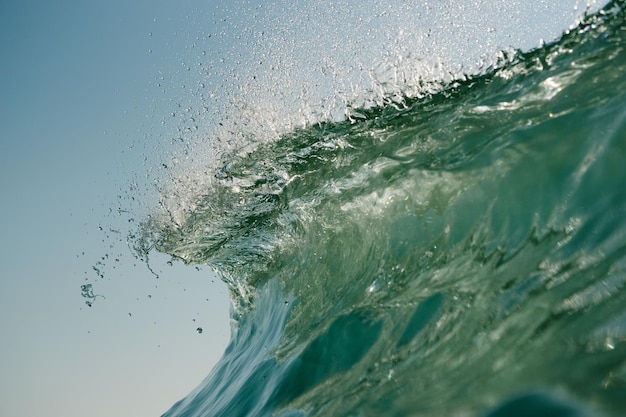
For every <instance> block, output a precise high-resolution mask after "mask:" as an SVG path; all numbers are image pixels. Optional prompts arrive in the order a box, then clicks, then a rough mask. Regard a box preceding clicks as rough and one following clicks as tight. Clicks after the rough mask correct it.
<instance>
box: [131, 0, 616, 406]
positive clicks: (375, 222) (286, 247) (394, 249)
mask: <svg viewBox="0 0 626 417" xmlns="http://www.w3.org/2000/svg"><path fill="white" fill-rule="evenodd" d="M625 16H626V11H624V4H623V2H612V3H610V4H609V5H607V6H606V7H605V8H604V9H602V10H600V11H599V12H597V13H596V14H594V15H591V16H588V17H587V18H585V19H584V20H583V21H582V22H581V23H580V25H579V26H577V27H575V28H573V29H571V30H569V31H568V32H567V33H565V34H564V35H563V36H562V38H560V39H559V40H558V41H556V42H554V43H551V44H548V45H545V46H543V47H541V48H539V49H535V50H533V51H531V52H528V53H521V52H515V53H511V54H509V55H508V56H503V58H502V59H501V60H500V61H499V63H498V65H495V66H493V67H490V68H485V69H484V70H483V71H481V72H478V73H476V74H475V75H472V76H464V77H462V79H457V80H451V81H446V82H445V83H443V82H442V83H440V84H439V85H438V88H437V89H436V90H437V91H433V92H432V93H426V92H424V93H423V94H420V95H419V97H418V96H413V97H408V96H405V97H403V98H402V99H401V100H391V101H390V102H389V103H387V104H385V103H383V104H382V105H379V106H373V107H368V108H363V109H359V110H358V111H357V113H358V118H352V119H346V120H345V121H329V122H319V123H314V124H311V125H308V126H306V127H303V128H297V129H292V130H291V131H290V132H287V133H285V134H282V135H281V136H280V138H279V139H278V140H276V141H271V142H269V143H261V144H259V145H258V146H256V147H255V148H254V149H253V150H251V151H249V152H245V153H242V154H239V155H233V154H231V155H230V156H228V157H226V158H225V159H224V160H222V161H221V162H220V164H219V166H218V168H216V169H215V170H213V171H212V172H211V180H210V181H209V182H207V184H206V187H204V188H203V189H202V190H201V192H198V193H197V194H196V195H195V197H194V204H193V209H192V210H188V211H187V212H186V213H185V216H184V217H182V218H175V216H170V215H169V214H168V213H167V212H166V213H161V214H159V215H154V216H153V217H152V218H150V219H149V220H147V221H146V222H145V223H144V225H143V230H142V233H140V234H138V236H139V238H138V240H137V241H136V246H137V248H138V250H139V251H140V252H141V251H144V252H146V253H147V252H148V251H149V250H150V249H151V248H153V247H154V248H156V249H157V250H159V251H161V252H164V253H168V254H170V255H172V256H173V257H175V258H177V259H180V260H182V261H184V262H186V263H202V264H209V265H211V266H212V267H213V268H214V269H215V270H216V271H217V273H218V274H220V276H221V277H222V278H223V279H224V281H226V282H227V283H228V285H229V287H230V290H231V295H232V299H233V318H234V319H235V321H234V324H233V334H232V339H231V342H230V345H229V347H228V349H227V351H226V352H225V355H224V357H223V358H222V360H221V361H220V362H219V363H218V365H217V366H216V367H215V369H214V370H213V371H212V373H211V374H210V375H209V377H208V378H207V379H206V380H205V381H204V382H203V383H202V384H201V385H200V386H199V387H198V388H197V389H196V390H195V391H194V392H192V393H190V394H189V396H188V397H187V398H185V399H183V400H181V401H180V402H179V403H178V404H176V405H175V406H174V407H172V409H171V410H170V411H169V412H168V413H166V416H168V417H174V416H271V415H279V416H285V417H286V416H304V415H306V416H381V415H388V416H466V415H489V416H500V415H509V416H510V415H526V414H520V413H524V412H526V413H535V414H533V415H544V414H545V415H563V416H565V415H567V416H571V415H587V414H589V415H596V414H598V413H601V414H605V415H607V416H611V415H616V416H617V415H620V414H621V413H623V412H624V410H626V397H624V395H623V393H624V392H625V390H626V291H625V290H624V286H625V285H626V193H624V190H625V188H624V187H625V184H626V169H624V166H625V165H624V164H625V163H626V77H625V76H624V74H626V72H625V70H626V51H625V46H626V20H625ZM429 88H430V87H429ZM353 114H354V113H353ZM516 412H517V413H518V414H515V413H516ZM540 413H544V414H540Z"/></svg>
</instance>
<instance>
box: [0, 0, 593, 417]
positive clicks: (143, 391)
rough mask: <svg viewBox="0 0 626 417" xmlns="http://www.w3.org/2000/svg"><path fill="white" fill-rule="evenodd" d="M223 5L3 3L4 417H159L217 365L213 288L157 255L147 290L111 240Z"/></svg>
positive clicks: (217, 285) (0, 220)
mask: <svg viewBox="0 0 626 417" xmlns="http://www.w3.org/2000/svg"><path fill="white" fill-rule="evenodd" d="M563 1H564V3H567V7H568V10H569V12H568V13H570V14H571V13H573V11H572V10H573V9H572V8H571V5H572V4H574V3H576V4H578V3H580V4H583V3H584V1H583V0H580V1H576V0H563ZM536 2H541V0H536ZM248 3H254V1H252V2H248ZM544 3H545V2H544ZM548 3H549V2H548ZM229 5H231V3H227V4H226V5H224V4H221V3H220V2H217V1H215V0H209V1H201V0H185V1H180V2H172V1H165V0H157V1H121V0H111V1H107V2H95V1H86V0H62V1H57V2H46V1H43V0H36V1H33V2H24V1H17V0H4V1H2V2H0V51H1V53H2V65H0V230H1V231H2V233H1V234H0V335H1V336H0V337H1V338H0V416H2V417H32V416H36V415H46V416H52V417H55V416H59V417H61V416H62V417H83V416H85V415H89V416H91V417H103V416H133V417H148V416H150V417H155V416H159V415H161V414H162V413H164V412H166V411H167V410H168V409H169V408H170V407H171V406H172V405H173V404H174V403H175V402H176V401H178V400H179V399H181V398H182V397H184V396H185V395H186V394H187V393H189V392H190V391H191V390H192V389H193V388H194V387H195V386H197V385H198V384H199V383H200V382H201V381H202V380H203V379H204V378H205V377H206V376H207V375H208V374H209V371H210V369H211V367H212V366H213V365H214V364H215V362H216V361H217V360H218V359H219V358H220V357H221V355H222V352H223V350H224V348H225V346H226V343H227V341H228V338H229V331H230V328H229V326H230V323H229V301H228V294H227V289H226V287H225V285H224V284H223V283H221V282H219V281H218V280H217V279H216V278H215V276H214V275H213V274H212V273H211V272H210V271H209V269H208V268H207V267H205V268H200V270H199V271H198V270H196V269H195V268H193V267H186V266H183V265H181V264H178V263H174V265H173V266H168V265H167V263H166V262H167V260H168V259H167V258H166V257H164V256H157V255H154V256H153V257H152V258H151V265H152V267H153V268H154V269H155V270H156V271H157V272H158V273H159V275H160V277H159V278H158V279H157V278H155V277H154V276H153V275H152V274H151V273H150V272H149V271H148V269H147V267H146V266H145V265H143V264H142V263H141V262H139V261H137V260H136V259H134V258H133V256H132V255H131V253H130V251H129V249H128V248H127V247H126V246H125V242H124V237H123V236H117V235H116V233H115V232H114V231H112V230H116V229H117V228H118V226H120V224H119V223H120V222H126V221H127V217H128V216H131V217H132V218H134V219H135V220H140V217H141V215H142V214H145V213H142V210H143V211H147V210H150V201H151V196H150V195H146V194H142V193H137V194H136V195H135V194H133V191H132V190H131V187H132V186H133V184H135V182H139V183H141V182H142V181H147V178H148V172H150V171H151V170H152V168H153V165H154V164H155V163H156V161H159V160H160V159H161V158H167V156H168V155H167V152H168V144H169V143H170V141H171V138H172V135H174V134H175V132H176V128H177V125H176V120H174V121H173V122H172V119H171V118H169V119H168V116H169V115H170V114H171V113H174V112H175V111H176V110H173V108H177V106H178V105H179V104H181V103H184V102H185V101H186V100H188V99H190V98H188V97H187V96H186V94H188V89H187V90H185V89H184V88H182V87H181V84H183V83H186V82H187V81H189V83H192V84H193V83H195V84H197V83H198V82H199V81H200V80H197V79H195V78H194V75H193V74H194V73H193V71H191V72H189V71H187V69H186V67H187V65H188V62H186V58H187V55H185V54H187V52H188V51H189V48H191V47H192V45H194V44H195V42H196V38H197V37H198V34H201V33H208V32H211V31H217V30H222V28H216V27H215V25H214V24H215V19H216V18H215V17H214V16H213V13H216V11H217V10H218V9H220V8H225V7H228V6H229ZM235 12H237V11H236V10H235ZM217 14H218V15H219V12H217ZM570 14H568V16H567V17H561V16H554V15H552V16H544V18H545V19H546V21H547V20H548V19H555V20H558V19H564V20H567V21H568V22H569V20H568V19H571V15H570ZM245 17H246V16H239V18H240V19H244V18H245ZM242 21H243V20H242ZM551 22H552V20H550V24H548V25H547V26H550V25H552V26H554V24H553V23H551ZM563 29H564V28H563ZM559 30H560V29H559ZM520 31H522V32H520V33H522V34H524V33H526V32H528V30H527V28H521V29H520ZM524 31H526V32H524ZM556 32H558V30H557V31H556ZM556 32H555V33H556ZM313 36H315V34H313ZM537 36H540V34H539V35H537ZM236 37H237V34H230V35H228V36H226V37H224V39H225V40H224V42H229V39H231V38H232V39H234V38H236ZM529 42H530V44H532V45H536V44H537V42H536V39H535V38H532V39H530V40H529ZM223 46H228V44H227V43H226V44H223ZM231 46H232V45H231ZM194 53H198V52H197V51H196V52H192V53H191V54H192V55H193V54H194ZM210 53H211V51H209V54H210ZM183 64H185V65H183ZM190 74H191V75H190ZM188 77H191V79H188ZM161 78H164V79H165V80H164V81H163V83H164V84H166V85H165V86H163V85H159V84H160V83H161V81H160V80H161ZM201 139H202V138H201V137H200V139H195V140H201ZM163 153H165V155H163ZM148 180H149V178H148ZM118 196H121V197H118ZM135 197H136V198H137V199H138V200H141V199H142V198H145V200H146V201H143V202H142V201H139V202H138V203H137V207H138V210H139V212H138V213H130V214H124V215H118V214H117V213H116V210H117V209H119V208H121V209H124V208H125V207H124V205H125V204H127V203H128V204H129V205H132V204H134V202H133V201H131V200H132V198H135ZM138 217H139V218H138ZM123 227H126V226H123ZM123 227H122V228H123ZM131 227H132V226H131ZM103 257H105V259H102V258H103ZM116 258H119V259H120V260H119V261H116V260H115V259H116ZM94 266H96V268H98V269H99V270H101V271H103V272H104V278H102V279H101V278H98V277H97V273H96V271H95V270H94V269H93V267H94ZM83 283H92V284H93V285H94V290H95V292H96V293H98V294H102V295H104V297H105V298H103V297H99V298H97V299H96V301H95V303H94V305H93V307H91V308H89V307H87V306H86V304H85V303H84V301H85V300H84V299H83V298H81V295H80V285H81V284H83ZM198 327H201V328H202V329H203V332H202V333H199V332H197V331H196V329H197V328H198Z"/></svg>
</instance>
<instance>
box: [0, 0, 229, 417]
mask: <svg viewBox="0 0 626 417" xmlns="http://www.w3.org/2000/svg"><path fill="white" fill-rule="evenodd" d="M198 6H201V7H203V8H204V9H205V10H206V9H208V10H209V11H210V9H211V7H210V6H211V4H210V3H209V4H207V3H206V2H200V1H195V2H191V1H186V2H167V1H156V2H147V1H141V2H132V1H131V2H127V1H119V0H115V1H107V2H92V1H80V0H64V1H59V2H46V1H34V2H23V1H12V0H10V1H3V2H1V3H0V46H1V48H0V51H1V52H2V65H1V66H0V195H1V197H0V230H1V231H2V234H1V237H0V334H1V336H0V415H1V416H3V417H32V416H36V415H41V416H43V415H45V416H52V417H55V416H59V417H61V416H62V417H82V416H85V415H89V416H93V417H101V416H124V415H126V416H134V417H144V416H145V417H148V416H151V417H155V416H159V415H161V414H162V413H164V412H165V411H167V410H168V409H169V407H170V406H172V405H173V404H174V403H175V402H176V401H178V400H179V399H181V398H182V397H184V396H185V395H186V394H187V393H188V392H189V391H191V390H192V389H193V388H194V387H195V386H196V385H198V384H199V383H200V382H201V381H202V379H204V378H205V377H206V376H207V375H208V373H209V371H210V369H211V367H212V366H213V364H214V363H215V362H216V361H217V360H218V359H219V358H220V357H221V355H222V352H223V350H224V348H225V344H226V343H227V341H228V338H229V331H230V329H229V302H228V295H227V290H226V288H225V285H223V284H222V283H220V282H214V281H216V279H215V277H214V276H213V275H212V273H211V272H210V271H209V269H208V268H204V269H202V270H201V271H199V272H198V271H196V270H195V269H194V268H189V267H182V266H181V265H178V264H174V266H172V267H169V266H167V265H166V264H165V261H166V260H167V259H166V258H165V257H163V258H162V259H156V256H155V257H154V258H155V259H152V260H151V261H152V263H153V267H154V268H155V269H157V270H162V274H161V277H160V278H159V279H156V278H155V277H154V276H152V275H151V274H150V272H149V271H148V270H147V268H146V267H145V266H144V265H142V264H141V263H140V262H138V261H136V260H134V259H133V257H132V256H131V254H130V251H129V250H127V248H125V247H124V243H123V240H124V239H123V238H118V237H115V236H113V237H111V238H109V237H107V236H109V235H111V233H110V232H108V231H109V229H111V228H115V227H116V225H115V223H116V222H119V221H121V217H120V218H118V217H116V215H115V214H114V213H113V214H111V213H110V210H111V209H116V208H117V207H119V204H120V200H119V198H118V197H117V196H118V195H120V194H122V195H123V196H122V204H123V203H124V201H123V200H124V199H125V198H128V193H127V194H124V193H125V192H127V189H128V184H129V183H130V182H132V181H133V177H134V176H139V177H140V176H141V175H142V170H147V169H149V166H148V164H149V162H148V164H145V165H142V164H143V163H144V162H143V158H144V157H145V156H146V153H149V148H148V147H149V146H150V144H153V145H154V146H155V148H158V147H159V142H160V141H167V140H168V137H167V134H168V133H167V132H164V129H163V127H162V126H161V125H160V124H159V123H158V122H159V120H160V119H162V118H163V117H164V114H167V113H166V112H167V111H171V110H169V109H168V108H167V100H166V99H163V98H162V97H160V96H159V90H158V89H157V87H156V83H157V81H158V80H157V79H158V76H159V72H161V73H166V74H167V73H168V72H170V73H177V72H178V71H179V66H180V58H179V56H178V54H179V53H180V51H181V50H184V48H185V47H188V44H189V43H190V41H189V36H191V35H192V34H194V33H195V31H196V30H198V27H194V19H191V18H190V16H191V15H192V14H193V13H194V10H195V9H196V7H198ZM207 13H209V12H207ZM170 94H175V92H171V91H170ZM163 103H165V104H163ZM174 104H175V103H174ZM153 125H154V126H153ZM146 137H147V138H148V139H145V138H146ZM138 144H139V145H141V144H143V148H141V149H138V147H137V145H138ZM147 156H148V157H150V155H147ZM100 228H102V229H103V230H102V231H101V230H100ZM111 246H113V247H111ZM106 255H109V257H110V258H109V259H106V260H104V261H103V263H104V267H103V268H101V269H103V270H104V272H105V278H104V279H99V278H97V276H96V272H95V271H94V270H93V269H92V267H93V266H94V265H96V266H98V262H99V261H102V260H101V258H102V257H103V256H106ZM120 255H121V259H120V262H115V261H114V260H113V259H112V258H113V257H117V256H120ZM85 279H87V281H85ZM85 282H90V283H93V284H94V289H95V292H97V293H101V294H103V295H104V296H105V297H106V298H98V299H97V300H96V302H95V303H94V305H93V307H91V308H89V307H87V306H86V305H85V303H84V301H85V300H84V299H83V298H82V297H81V295H80V285H81V284H83V283H85ZM149 296H150V297H149ZM194 320H195V321H194ZM197 327H202V328H203V330H204V331H203V332H202V333H201V334H200V333H198V332H197V331H196V328H197Z"/></svg>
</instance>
